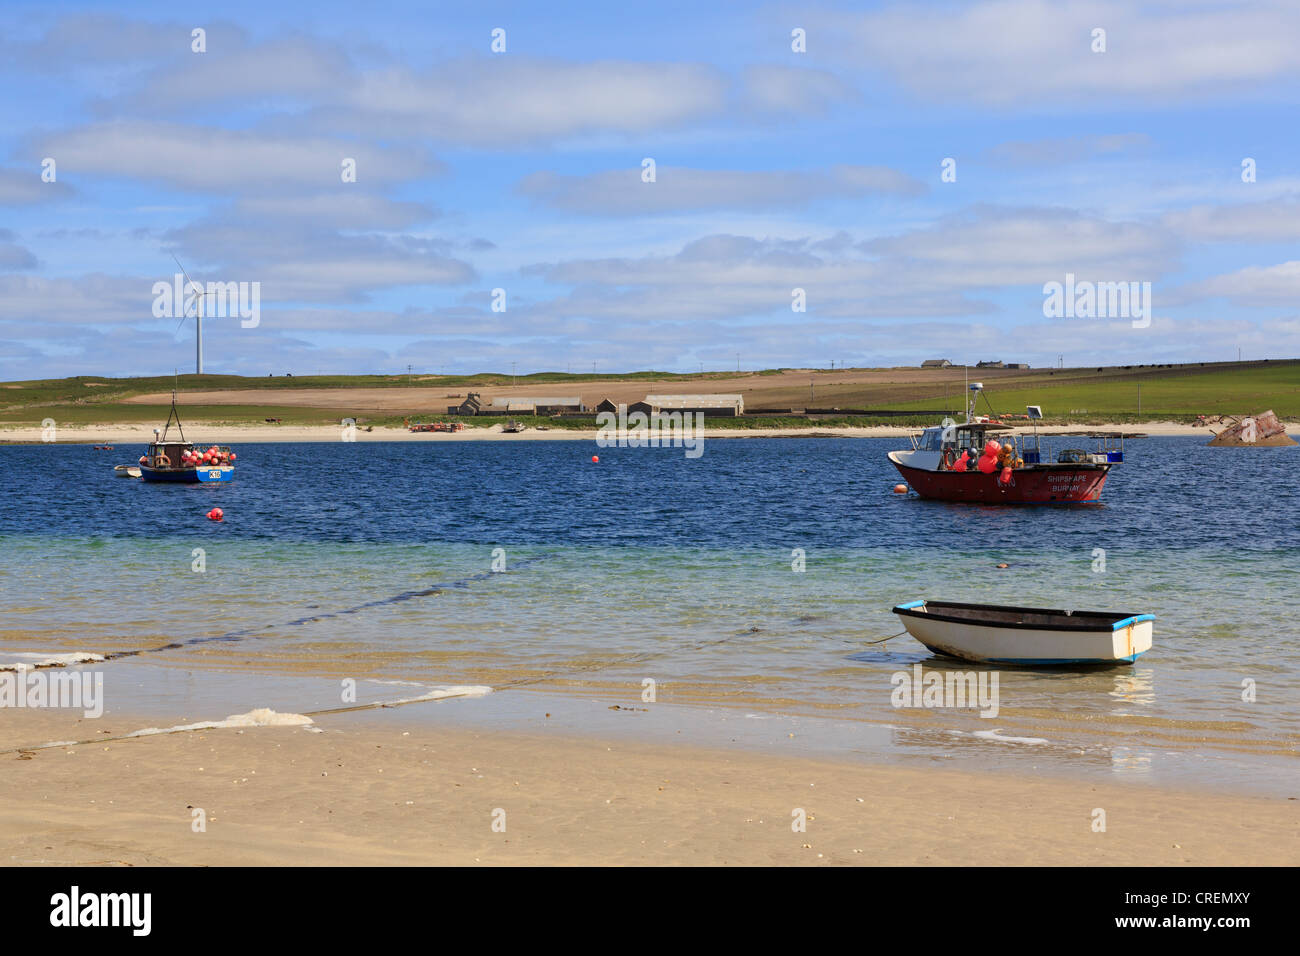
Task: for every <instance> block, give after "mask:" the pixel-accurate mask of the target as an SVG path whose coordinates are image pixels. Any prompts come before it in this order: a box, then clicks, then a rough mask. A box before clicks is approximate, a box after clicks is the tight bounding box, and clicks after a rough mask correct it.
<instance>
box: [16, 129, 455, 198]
mask: <svg viewBox="0 0 1300 956" xmlns="http://www.w3.org/2000/svg"><path fill="white" fill-rule="evenodd" d="M36 152H37V153H38V154H39V155H42V156H50V157H53V158H54V159H55V160H56V162H57V163H58V164H59V165H58V168H59V174H60V175H61V176H65V177H67V178H68V179H69V180H72V181H74V182H75V181H77V180H78V179H79V178H80V177H84V176H86V175H87V174H92V175H99V176H113V177H127V178H132V179H141V180H149V181H161V182H165V183H170V184H172V185H174V186H179V187H182V188H185V189H195V190H201V191H234V192H265V191H268V190H273V189H276V190H278V189H285V188H289V189H302V190H306V189H321V188H324V187H326V186H329V187H334V188H337V189H338V190H339V191H340V193H342V191H343V190H345V189H347V188H348V186H349V185H353V184H348V183H344V182H343V181H342V177H341V170H342V162H343V160H344V159H345V158H352V159H355V160H356V164H357V181H358V182H357V184H362V183H367V184H389V183H395V182H402V181H406V180H412V179H418V178H422V177H426V176H429V175H432V174H434V173H436V172H437V171H438V170H439V168H440V167H439V166H438V164H437V163H436V162H434V161H433V160H432V159H431V158H430V157H429V156H428V155H427V154H425V153H424V151H423V150H420V149H415V148H409V147H405V148H396V147H393V148H381V147H377V146H373V145H370V144H368V143H361V142H349V141H346V140H341V139H329V138H324V137H315V138H304V137H301V136H292V135H287V134H271V133H265V132H250V131H239V130H227V129H218V128H214V127H195V126H185V125H180V124H174V123H155V122H142V121H119V122H110V123H103V124H97V125H93V126H87V127H82V128H79V129H71V130H66V131H64V132H61V133H56V134H53V135H51V136H48V137H46V138H44V139H43V140H42V141H41V143H40V145H39V146H38V148H37V150H36Z"/></svg>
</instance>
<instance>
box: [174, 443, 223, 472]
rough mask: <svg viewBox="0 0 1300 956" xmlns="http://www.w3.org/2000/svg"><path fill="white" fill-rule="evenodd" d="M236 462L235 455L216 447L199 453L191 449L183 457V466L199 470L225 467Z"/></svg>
mask: <svg viewBox="0 0 1300 956" xmlns="http://www.w3.org/2000/svg"><path fill="white" fill-rule="evenodd" d="M234 460H235V453H234V452H233V451H232V452H224V451H222V450H221V449H220V448H218V447H217V446H216V445H213V446H212V447H211V448H209V449H208V450H207V451H198V450H197V449H191V450H189V451H187V452H185V454H183V455H181V464H182V465H188V466H189V467H191V468H198V467H203V466H208V467H210V466H212V465H225V464H228V463H230V462H232V461H234Z"/></svg>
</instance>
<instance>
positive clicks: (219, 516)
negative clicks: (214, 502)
mask: <svg viewBox="0 0 1300 956" xmlns="http://www.w3.org/2000/svg"><path fill="white" fill-rule="evenodd" d="M208 520H209V521H224V520H226V513H225V512H224V511H222V510H221V509H220V508H213V509H212V510H211V511H209V512H208Z"/></svg>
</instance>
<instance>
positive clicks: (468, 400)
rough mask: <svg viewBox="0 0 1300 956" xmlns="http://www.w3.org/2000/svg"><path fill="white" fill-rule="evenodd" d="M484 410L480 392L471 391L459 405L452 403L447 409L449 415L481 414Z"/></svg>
mask: <svg viewBox="0 0 1300 956" xmlns="http://www.w3.org/2000/svg"><path fill="white" fill-rule="evenodd" d="M482 411H483V402H482V401H481V400H480V397H479V393H478V392H470V393H469V395H467V396H466V397H465V401H463V402H461V403H460V404H459V405H452V406H451V407H450V408H448V409H447V414H448V415H479V414H482Z"/></svg>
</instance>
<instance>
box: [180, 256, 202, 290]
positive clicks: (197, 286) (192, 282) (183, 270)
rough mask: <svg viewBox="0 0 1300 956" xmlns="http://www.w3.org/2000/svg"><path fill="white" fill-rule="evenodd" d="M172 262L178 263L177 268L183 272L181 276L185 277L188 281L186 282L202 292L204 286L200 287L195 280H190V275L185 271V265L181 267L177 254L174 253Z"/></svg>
mask: <svg viewBox="0 0 1300 956" xmlns="http://www.w3.org/2000/svg"><path fill="white" fill-rule="evenodd" d="M172 261H173V262H175V263H176V268H178V269H180V270H181V275H183V276H184V277H185V281H186V282H188V283H189V284H190V285H192V286H194V288H196V289H199V290H202V289H203V286H201V285H199V284H198V283H197V282H195V281H194V280H193V279H191V278H190V274H189V273H188V272H186V271H185V267H184V266H183V265H181V260H179V259H177V258H176V254H175V253H172Z"/></svg>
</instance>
